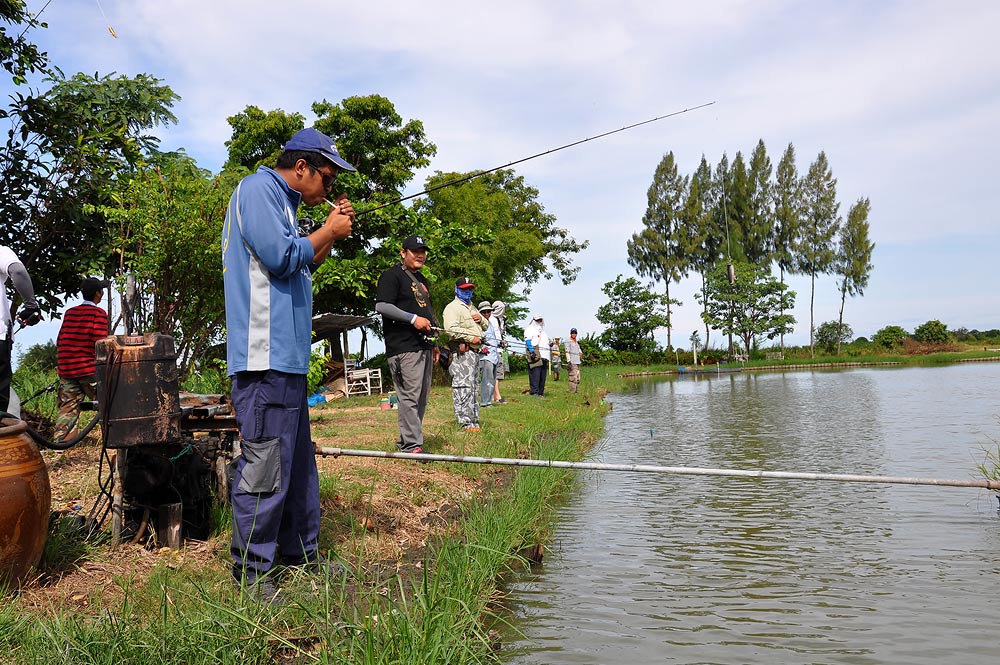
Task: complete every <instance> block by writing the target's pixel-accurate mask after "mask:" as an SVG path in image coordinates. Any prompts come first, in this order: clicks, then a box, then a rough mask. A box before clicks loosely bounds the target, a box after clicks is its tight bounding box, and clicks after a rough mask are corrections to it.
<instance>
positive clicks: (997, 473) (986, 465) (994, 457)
mask: <svg viewBox="0 0 1000 665" xmlns="http://www.w3.org/2000/svg"><path fill="white" fill-rule="evenodd" d="M986 438H988V439H989V440H990V442H989V443H988V444H983V446H982V448H983V453H984V454H985V456H984V457H983V461H982V462H980V463H979V464H977V465H976V467H977V468H978V469H979V472H980V473H981V474H983V477H984V478H986V479H987V480H996V481H998V482H1000V441H997V440H996V439H994V438H993V437H991V436H989V435H987V436H986ZM993 494H994V495H996V497H997V499H998V500H1000V490H993Z"/></svg>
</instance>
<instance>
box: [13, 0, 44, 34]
mask: <svg viewBox="0 0 1000 665" xmlns="http://www.w3.org/2000/svg"><path fill="white" fill-rule="evenodd" d="M50 4H52V0H48V2H46V3H45V5H43V6H42V8H41V9H40V10H38V13H37V14H35V18H36V19H37V18H38V17H39V16H41V15H42V12H44V11H45V8H46V7H48V6H49V5H50ZM30 28H31V24H30V23H29V24H28V25H27V26H25V28H24V30H22V31H21V34H19V35H18V36H17V41H21V38H22V37H24V35H25V33H27V32H28V30H29V29H30Z"/></svg>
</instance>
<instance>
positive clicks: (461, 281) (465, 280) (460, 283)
mask: <svg viewBox="0 0 1000 665" xmlns="http://www.w3.org/2000/svg"><path fill="white" fill-rule="evenodd" d="M455 286H456V287H458V288H460V289H474V288H476V285H475V284H473V283H472V280H471V279H469V276H468V275H463V276H462V277H459V278H458V279H456V280H455Z"/></svg>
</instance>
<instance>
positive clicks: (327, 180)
mask: <svg viewBox="0 0 1000 665" xmlns="http://www.w3.org/2000/svg"><path fill="white" fill-rule="evenodd" d="M306 166H308V167H309V168H311V169H312V170H313V171H315V172H316V173H318V174H319V176H320V177H321V178H322V179H323V188H324V189H326V190H329V189H330V188H331V187H333V181H334V180H336V179H337V171H336V170H334V172H333V175H330V174H329V173H324V172H323V170H322V169H320V168H319V167H318V166H313V165H312V164H310V163H309V162H306Z"/></svg>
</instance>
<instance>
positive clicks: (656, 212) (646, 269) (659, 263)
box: [627, 152, 690, 348]
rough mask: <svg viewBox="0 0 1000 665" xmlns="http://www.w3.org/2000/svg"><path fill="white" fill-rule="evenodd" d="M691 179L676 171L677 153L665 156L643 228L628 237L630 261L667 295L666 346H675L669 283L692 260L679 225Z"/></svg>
mask: <svg viewBox="0 0 1000 665" xmlns="http://www.w3.org/2000/svg"><path fill="white" fill-rule="evenodd" d="M687 190H688V179H687V178H686V177H682V176H681V175H679V174H678V172H677V164H676V162H675V161H674V153H673V152H669V153H667V154H666V155H664V156H663V159H662V160H660V163H659V164H658V165H657V167H656V171H655V173H654V174H653V183H652V184H651V185H650V186H649V189H648V190H647V192H646V213H645V214H644V215H643V216H642V224H643V227H644V228H643V230H642V231H640V232H639V233H634V234H632V237H631V238H630V239H629V240H628V243H627V249H628V262H629V265H630V266H632V267H633V268H635V271H636V272H637V273H638V274H639V275H640V276H641V277H649V278H651V279H653V280H657V281H659V280H662V281H663V283H664V292H665V295H666V297H667V347H668V348H673V343H672V341H671V339H670V333H671V314H672V311H671V308H670V306H671V303H672V302H673V301H672V300H671V299H670V285H671V284H672V283H674V282H679V281H680V280H681V279H682V278H684V277H686V276H687V270H688V265H690V261H689V259H688V258H687V257H686V256H685V255H684V253H683V252H682V251H681V242H680V238H681V235H680V226H681V224H682V222H683V219H684V212H685V206H686V202H685V200H684V198H685V196H686V194H687Z"/></svg>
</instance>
